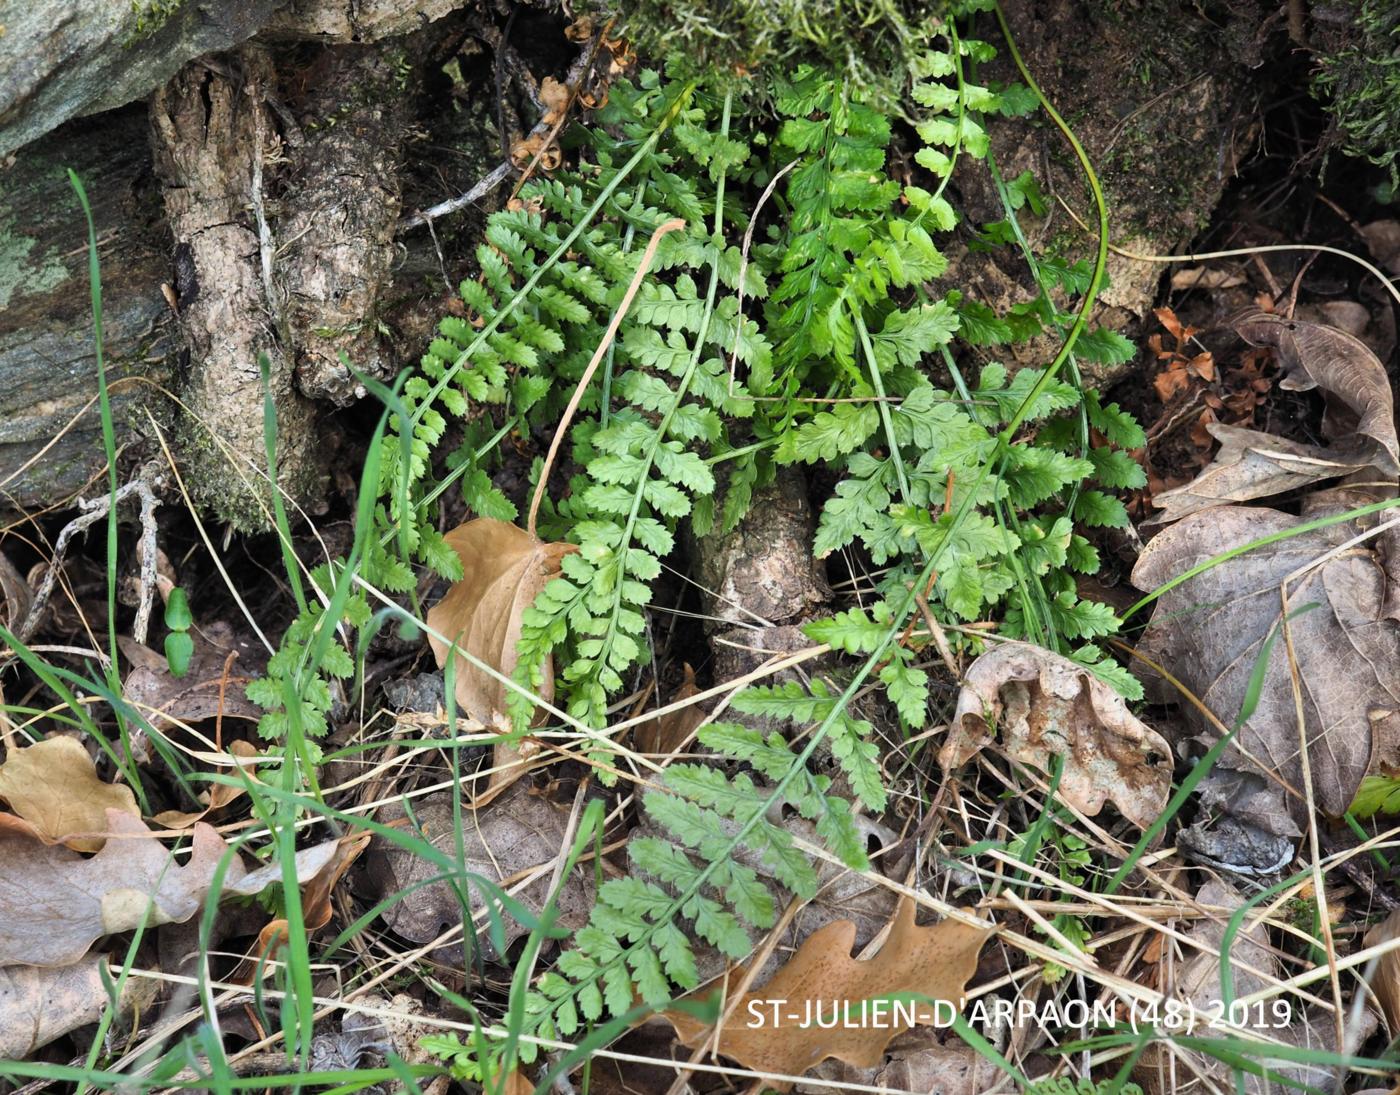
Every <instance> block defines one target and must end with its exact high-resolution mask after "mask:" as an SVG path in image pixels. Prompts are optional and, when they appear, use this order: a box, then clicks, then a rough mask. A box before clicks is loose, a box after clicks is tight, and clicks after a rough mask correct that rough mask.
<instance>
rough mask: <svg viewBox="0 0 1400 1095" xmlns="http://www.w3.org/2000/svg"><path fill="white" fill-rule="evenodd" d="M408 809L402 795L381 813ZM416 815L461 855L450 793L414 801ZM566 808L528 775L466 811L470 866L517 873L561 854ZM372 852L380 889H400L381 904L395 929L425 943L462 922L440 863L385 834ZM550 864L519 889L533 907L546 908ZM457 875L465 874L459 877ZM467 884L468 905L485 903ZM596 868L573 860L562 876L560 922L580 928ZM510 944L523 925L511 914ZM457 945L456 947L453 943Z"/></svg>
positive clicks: (394, 815) (388, 816)
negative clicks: (389, 901)
mask: <svg viewBox="0 0 1400 1095" xmlns="http://www.w3.org/2000/svg"><path fill="white" fill-rule="evenodd" d="M405 816H406V811H405V810H404V808H403V807H402V806H400V805H399V804H397V803H394V804H392V805H389V806H386V807H385V808H384V809H383V810H381V811H380V813H379V815H378V817H377V819H376V820H378V821H380V822H382V823H389V822H393V821H395V820H397V819H399V818H403V817H405ZM413 816H414V818H415V819H416V820H417V822H418V825H419V827H420V828H421V831H422V835H423V836H424V837H425V838H426V839H427V840H428V842H429V843H431V844H432V845H433V847H435V848H437V849H438V850H439V851H441V852H443V853H445V854H447V855H450V856H453V857H455V856H456V855H457V831H456V828H455V826H454V824H453V817H452V797H451V795H450V794H446V793H440V794H435V795H429V796H428V797H426V798H424V799H421V800H418V801H415V802H414V803H413ZM567 824H568V813H567V811H565V810H561V809H560V808H559V807H557V806H555V805H554V804H553V803H552V802H550V801H549V800H548V799H546V798H545V797H544V796H543V795H539V794H536V793H535V792H534V791H532V790H531V789H530V788H529V786H527V785H526V784H524V783H517V784H515V785H514V786H513V787H510V788H509V789H507V790H506V791H505V792H504V793H502V794H501V795H500V796H499V797H498V798H496V799H495V800H494V801H493V802H491V803H490V805H487V806H483V807H481V808H480V809H478V810H473V811H464V812H463V815H462V834H461V835H462V843H463V857H464V860H465V869H466V870H467V871H469V872H472V873H475V874H479V875H482V876H484V877H486V878H489V879H491V880H492V881H494V882H501V881H502V880H505V879H515V878H516V876H519V875H522V873H524V872H529V871H530V870H531V869H533V868H536V867H540V866H548V865H551V864H553V862H554V860H555V858H556V857H557V856H559V855H560V852H561V848H562V846H563V840H564V832H565V828H566V826H567ZM372 847H373V848H374V849H375V852H374V858H373V860H372V861H371V863H370V871H371V875H372V877H374V878H375V881H376V883H377V888H378V889H379V890H380V892H381V894H382V896H385V897H389V896H391V895H394V894H402V896H401V897H400V898H399V899H398V900H396V901H394V902H393V903H392V904H391V905H390V906H389V907H388V908H387V909H386V910H385V911H384V923H385V924H386V925H387V926H388V927H389V928H390V929H392V930H393V931H395V932H397V933H398V934H399V935H401V936H403V937H404V938H405V939H408V940H410V941H412V942H414V943H428V942H431V941H432V940H434V939H436V938H437V937H438V936H439V935H441V934H442V932H443V930H444V929H446V928H448V927H451V926H452V925H453V924H460V923H461V922H462V916H463V910H462V904H461V902H460V900H459V899H458V897H457V891H456V890H455V889H454V888H453V887H452V886H451V885H449V884H448V883H447V882H446V881H433V880H434V879H441V876H442V868H441V867H439V866H438V865H437V864H435V863H430V862H429V861H427V860H426V859H423V858H421V857H420V856H416V855H414V854H413V853H412V852H409V851H407V850H405V849H404V848H401V847H399V846H398V845H397V844H392V843H390V842H388V841H386V840H384V839H383V838H382V837H381V838H378V839H376V840H375V841H374V843H373V845H372ZM549 873H550V872H549V871H548V870H546V871H545V873H544V874H543V876H542V877H540V878H538V879H536V880H535V881H534V882H532V883H531V884H530V885H529V886H527V887H526V888H525V889H524V890H522V891H521V892H520V893H519V894H517V895H516V897H517V898H518V899H519V900H520V901H521V902H522V903H523V904H524V905H525V906H526V907H528V908H530V909H532V910H536V911H538V910H540V909H543V908H544V904H545V901H546V900H547V899H548V897H549ZM459 881H460V880H459ZM461 886H462V889H463V890H465V891H466V892H467V895H468V900H469V902H470V906H471V908H470V911H471V912H472V913H476V912H479V911H480V910H481V909H482V907H483V906H482V899H481V894H480V893H479V892H478V891H477V890H476V889H474V888H473V887H472V886H470V885H469V884H467V883H465V882H462V883H461ZM593 892H594V882H593V870H592V868H591V867H589V866H587V865H585V866H580V867H576V868H575V869H574V871H573V873H572V874H571V875H569V876H568V877H567V878H566V879H565V880H564V885H563V887H562V889H561V892H560V895H559V904H558V910H559V920H558V924H559V926H560V927H563V928H566V929H570V930H575V929H578V928H581V927H583V925H584V924H585V923H587V921H588V913H589V910H590V909H591V908H592V907H593ZM504 928H505V938H506V944H507V946H509V944H510V943H511V942H513V941H514V940H516V939H518V938H520V936H522V935H524V934H525V929H524V928H523V927H521V926H520V925H519V924H517V923H515V922H514V921H512V920H509V919H507V920H506V923H505V925H504ZM478 942H479V943H480V944H481V945H482V946H483V947H484V948H485V949H486V952H487V954H488V955H491V956H493V957H495V958H497V959H499V958H500V957H501V956H500V955H494V954H493V952H492V950H491V948H490V944H489V943H488V941H487V939H486V935H485V933H484V932H483V933H482V934H481V937H480V939H479V940H478ZM454 953H455V950H454Z"/></svg>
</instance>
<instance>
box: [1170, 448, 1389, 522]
mask: <svg viewBox="0 0 1400 1095" xmlns="http://www.w3.org/2000/svg"><path fill="white" fill-rule="evenodd" d="M1206 429H1207V430H1209V431H1210V434H1211V436H1212V437H1214V438H1215V439H1216V440H1217V441H1219V442H1220V450H1219V451H1218V452H1217V453H1216V454H1215V457H1214V458H1213V459H1212V460H1211V462H1210V466H1209V467H1207V468H1206V469H1205V470H1204V471H1203V472H1201V474H1200V475H1198V476H1196V478H1195V479H1193V480H1191V482H1189V483H1187V484H1186V485H1185V486H1182V487H1177V488H1176V489H1175V490H1167V491H1162V492H1161V493H1159V494H1155V495H1153V496H1152V504H1153V505H1154V506H1160V507H1161V508H1162V512H1161V513H1155V514H1153V515H1152V516H1151V517H1150V518H1149V519H1148V522H1147V523H1148V524H1152V525H1159V524H1167V523H1169V522H1171V521H1179V520H1181V519H1182V518H1183V517H1186V516H1188V515H1189V514H1192V513H1195V512H1197V511H1198V510H1203V509H1208V508H1209V507H1211V506H1219V505H1222V504H1224V503H1227V502H1248V501H1252V500H1253V499H1255V498H1267V497H1269V496H1271V495H1275V494H1282V493H1284V492H1285V491H1290V490H1296V489H1298V488H1300V487H1310V486H1313V485H1314V484H1316V483H1319V482H1322V481H1323V480H1326V479H1339V478H1341V477H1342V476H1344V475H1351V474H1353V473H1354V472H1358V471H1361V470H1362V469H1363V468H1366V467H1369V466H1370V461H1369V460H1362V461H1360V462H1357V461H1356V460H1351V461H1346V460H1339V459H1337V458H1336V456H1335V455H1334V454H1333V453H1332V452H1331V451H1330V450H1328V449H1325V448H1322V447H1321V446H1318V445H1305V444H1302V443H1300V442H1297V441H1289V440H1287V439H1286V438H1282V437H1275V436H1273V435H1272V434H1267V433H1259V432H1258V431H1257V430H1247V429H1243V428H1241V427H1239V426H1227V425H1225V423H1223V422H1211V423H1208V424H1207V425H1206Z"/></svg>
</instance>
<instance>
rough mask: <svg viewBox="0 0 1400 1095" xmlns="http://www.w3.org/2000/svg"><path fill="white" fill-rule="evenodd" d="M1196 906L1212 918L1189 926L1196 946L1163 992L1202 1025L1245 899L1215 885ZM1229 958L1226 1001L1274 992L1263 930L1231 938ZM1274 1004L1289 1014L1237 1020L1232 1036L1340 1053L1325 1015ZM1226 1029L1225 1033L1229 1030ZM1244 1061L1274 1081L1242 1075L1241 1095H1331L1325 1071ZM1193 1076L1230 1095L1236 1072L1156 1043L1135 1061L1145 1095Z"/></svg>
mask: <svg viewBox="0 0 1400 1095" xmlns="http://www.w3.org/2000/svg"><path fill="white" fill-rule="evenodd" d="M1196 902H1197V904H1199V905H1202V906H1204V907H1205V908H1207V909H1208V910H1211V911H1212V913H1213V915H1212V916H1210V917H1208V918H1205V919H1201V920H1197V921H1196V922H1195V923H1194V924H1193V925H1192V927H1191V929H1190V931H1189V932H1188V934H1189V936H1190V938H1191V939H1192V940H1193V941H1194V942H1195V943H1196V945H1197V946H1196V947H1193V948H1189V949H1188V952H1187V957H1186V960H1185V961H1184V962H1183V963H1182V964H1181V965H1180V966H1178V967H1175V968H1173V969H1172V970H1171V971H1170V972H1171V974H1172V980H1171V981H1170V982H1169V983H1168V984H1166V985H1165V986H1164V991H1165V993H1166V995H1167V997H1168V999H1177V1000H1181V1001H1185V1002H1188V1003H1189V1004H1190V1005H1191V1008H1192V1011H1193V1013H1194V1014H1195V1015H1196V1016H1198V1017H1202V1021H1204V1017H1206V1016H1215V1015H1219V1014H1221V1011H1222V1004H1221V1000H1222V997H1223V991H1222V986H1221V961H1220V950H1221V945H1222V944H1223V943H1224V941H1225V932H1226V926H1227V924H1228V922H1229V920H1230V916H1231V914H1232V913H1233V912H1234V911H1235V910H1236V909H1238V908H1239V907H1240V906H1241V905H1242V904H1243V903H1244V899H1243V898H1242V897H1241V896H1240V895H1239V893H1238V892H1236V891H1235V889H1234V888H1233V887H1231V886H1229V885H1227V884H1226V883H1224V882H1220V881H1217V880H1214V879H1212V880H1211V881H1209V882H1207V883H1206V884H1205V885H1204V886H1202V887H1201V888H1200V890H1199V891H1198V892H1197V893H1196ZM1228 953H1229V957H1230V974H1231V981H1232V989H1233V991H1232V993H1231V999H1233V1000H1242V999H1244V998H1246V997H1249V996H1250V995H1252V994H1254V993H1266V992H1267V991H1268V990H1269V989H1271V988H1272V987H1273V986H1275V985H1277V984H1278V982H1279V979H1280V976H1281V975H1280V969H1279V963H1278V959H1277V958H1275V957H1274V951H1273V950H1272V948H1271V947H1270V945H1269V931H1268V927H1267V926H1266V925H1265V924H1264V923H1263V922H1262V921H1255V922H1253V923H1252V925H1251V922H1250V921H1246V927H1245V928H1244V929H1243V930H1241V931H1239V932H1238V933H1237V934H1236V935H1235V937H1234V939H1233V941H1232V942H1231V944H1230V947H1229V951H1228ZM1161 972H1163V974H1166V973H1167V972H1168V971H1167V970H1166V969H1162V970H1161ZM1276 999H1279V1000H1280V1001H1281V1002H1283V1003H1288V1004H1289V1005H1290V1006H1289V1010H1288V1012H1287V1013H1284V1014H1281V1015H1276V1014H1275V1013H1274V1012H1273V1011H1272V1010H1271V1007H1269V1006H1265V1007H1260V1006H1259V1005H1255V1006H1254V1007H1251V1008H1248V1009H1245V1010H1244V1011H1243V1013H1238V1012H1237V1013H1236V1019H1237V1020H1238V1021H1239V1025H1238V1028H1237V1029H1238V1030H1239V1031H1240V1032H1241V1033H1242V1034H1244V1035H1246V1036H1248V1037H1250V1038H1251V1040H1253V1041H1263V1042H1270V1041H1272V1042H1276V1043H1279V1042H1281V1043H1283V1045H1285V1046H1290V1047H1300V1046H1301V1047H1306V1048H1308V1049H1314V1050H1323V1051H1325V1052H1327V1053H1335V1052H1337V1046H1336V1034H1335V1031H1336V1026H1335V1024H1334V1023H1333V1021H1332V1017H1331V1016H1330V1015H1322V1014H1321V1013H1317V1014H1312V1013H1308V1014H1304V1013H1301V1012H1300V1010H1299V1005H1298V1004H1297V1003H1296V1002H1291V1001H1288V1000H1287V999H1286V998H1283V997H1276ZM1368 1018H1369V1017H1368ZM1369 1026H1370V1029H1369V1030H1368V1029H1365V1027H1366V1024H1363V1027H1362V1029H1360V1030H1357V1031H1355V1032H1354V1033H1355V1034H1356V1036H1357V1038H1358V1042H1360V1041H1364V1039H1365V1038H1366V1037H1367V1036H1368V1035H1369V1033H1370V1030H1374V1029H1375V1021H1374V1019H1370V1021H1369ZM1224 1029H1226V1031H1227V1032H1228V1028H1224ZM1198 1033H1199V1034H1201V1035H1203V1036H1204V1037H1207V1038H1211V1037H1216V1038H1218V1037H1222V1036H1223V1035H1222V1033H1221V1030H1220V1029H1208V1028H1207V1029H1202V1030H1199V1031H1198ZM1249 1056H1250V1059H1251V1060H1253V1061H1256V1062H1257V1063H1258V1064H1259V1065H1261V1066H1262V1067H1263V1068H1267V1069H1269V1070H1270V1071H1271V1072H1273V1073H1274V1075H1275V1079H1274V1080H1272V1081H1270V1080H1268V1079H1266V1078H1265V1077H1262V1076H1257V1075H1255V1074H1253V1073H1245V1076H1244V1087H1243V1091H1244V1092H1245V1095H1271V1093H1276V1092H1279V1091H1291V1090H1294V1089H1295V1088H1297V1087H1301V1086H1302V1085H1305V1084H1311V1085H1313V1086H1314V1087H1315V1088H1316V1089H1318V1090H1322V1091H1327V1090H1330V1089H1331V1088H1332V1075H1331V1072H1330V1070H1328V1069H1327V1068H1325V1067H1324V1066H1321V1065H1309V1064H1305V1063H1300V1062H1298V1061H1289V1060H1286V1059H1284V1058H1270V1057H1268V1056H1267V1054H1266V1053H1265V1054H1263V1055H1258V1056H1256V1054H1255V1053H1254V1052H1251V1053H1250V1055H1249ZM1183 1058H1185V1059H1183ZM1188 1059H1189V1062H1190V1063H1189V1065H1188V1063H1187V1061H1188ZM1195 1072H1199V1073H1200V1074H1202V1075H1204V1076H1206V1077H1208V1078H1211V1079H1213V1080H1214V1081H1215V1082H1216V1084H1217V1085H1218V1086H1219V1089H1220V1090H1222V1091H1233V1090H1235V1087H1234V1081H1233V1070H1232V1069H1231V1067H1230V1064H1229V1063H1228V1062H1226V1061H1221V1060H1219V1059H1218V1058H1215V1057H1210V1056H1208V1055H1206V1054H1204V1053H1201V1052H1199V1051H1197V1050H1192V1049H1188V1048H1185V1047H1181V1046H1178V1047H1174V1048H1173V1049H1172V1051H1171V1052H1168V1051H1167V1050H1166V1049H1164V1048H1163V1047H1162V1043H1160V1042H1157V1043H1153V1044H1151V1045H1149V1047H1148V1049H1147V1051H1146V1052H1145V1053H1144V1054H1143V1055H1142V1057H1141V1058H1140V1059H1139V1061H1138V1065H1137V1067H1136V1069H1135V1070H1134V1072H1133V1079H1135V1080H1137V1081H1138V1082H1139V1083H1140V1084H1141V1085H1142V1087H1143V1089H1144V1090H1145V1091H1146V1092H1148V1093H1149V1095H1168V1093H1169V1092H1175V1091H1177V1090H1178V1089H1179V1085H1180V1084H1181V1081H1182V1077H1183V1076H1184V1075H1190V1074H1194V1073H1195ZM1277 1077H1284V1078H1286V1079H1287V1080H1291V1081H1292V1083H1286V1082H1283V1081H1281V1080H1279V1079H1278V1078H1277ZM1207 1089H1208V1088H1207ZM1193 1090H1194V1089H1193Z"/></svg>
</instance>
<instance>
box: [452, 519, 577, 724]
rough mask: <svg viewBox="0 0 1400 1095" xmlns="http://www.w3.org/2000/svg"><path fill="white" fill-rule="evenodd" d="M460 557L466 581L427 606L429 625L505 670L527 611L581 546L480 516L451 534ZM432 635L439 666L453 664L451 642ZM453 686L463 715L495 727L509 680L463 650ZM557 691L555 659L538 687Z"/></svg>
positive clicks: (544, 693) (511, 666) (550, 693)
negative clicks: (487, 669)
mask: <svg viewBox="0 0 1400 1095" xmlns="http://www.w3.org/2000/svg"><path fill="white" fill-rule="evenodd" d="M445 539H446V541H447V544H448V546H449V547H451V548H452V550H453V551H455V552H456V553H457V558H458V559H460V560H461V562H462V580H461V581H460V582H456V583H455V584H454V585H453V586H452V588H451V589H449V590H448V591H447V595H446V596H445V597H443V599H442V600H440V601H439V602H438V603H437V604H436V605H434V606H433V607H432V609H431V610H430V611H429V612H428V626H429V627H431V628H432V629H433V630H434V631H435V632H437V635H442V636H444V637H445V638H446V639H448V640H451V641H455V642H456V644H457V646H458V648H459V649H460V650H465V651H466V652H467V653H468V654H470V655H471V656H472V657H474V658H477V659H478V660H480V661H482V662H485V663H486V664H487V665H489V666H492V667H493V668H494V669H496V670H497V671H498V672H499V673H501V674H502V675H503V676H506V677H509V676H510V675H511V674H512V673H513V672H514V671H515V665H516V661H517V658H516V653H515V648H516V644H517V643H518V642H519V641H520V629H521V617H522V616H523V615H524V613H525V610H526V609H527V608H529V607H530V605H532V604H533V603H534V601H535V598H536V597H537V596H539V592H540V590H542V589H543V588H544V587H545V586H546V585H547V584H548V583H549V582H550V581H551V580H552V579H554V578H556V577H558V576H559V572H560V566H561V564H562V562H563V559H564V556H566V555H568V554H569V553H570V552H574V551H577V550H578V546H577V545H576V544H547V543H545V542H544V541H542V540H539V539H537V538H536V537H534V536H532V535H530V533H528V532H526V531H525V530H524V529H522V528H517V527H516V526H515V525H512V524H508V523H507V522H505V521H496V520H493V519H492V518H490V517H478V518H477V519H476V520H474V521H468V522H467V523H466V524H464V525H459V526H457V527H456V528H455V529H453V530H452V531H451V532H449V533H448V534H447V536H446V537H445ZM437 635H432V634H430V635H429V636H428V643H429V645H430V646H431V647H432V648H433V657H434V658H436V659H437V663H438V667H439V668H443V667H445V666H446V664H447V651H448V643H446V642H444V641H443V640H442V639H439V638H438V637H437ZM454 691H455V694H456V697H457V703H458V705H459V707H460V708H461V712H460V713H461V714H463V715H466V716H467V717H468V718H474V719H477V720H479V721H480V722H482V723H484V724H486V725H487V726H490V725H491V724H492V723H493V722H494V721H495V720H496V717H497V716H499V715H503V714H504V713H505V710H506V703H505V701H506V686H505V685H504V684H502V683H501V682H500V681H499V680H497V679H496V678H495V677H493V676H491V675H490V674H488V673H486V672H484V671H482V670H480V669H478V668H477V667H476V666H474V665H472V664H471V663H470V662H469V661H467V659H466V658H464V657H462V655H461V654H460V653H459V654H458V655H457V659H456V683H455V686H454ZM538 692H539V694H540V696H541V697H542V698H543V699H545V700H550V699H552V698H553V697H554V669H553V664H552V663H551V662H549V661H546V663H545V666H544V680H543V682H542V683H541V684H540V687H539V689H538Z"/></svg>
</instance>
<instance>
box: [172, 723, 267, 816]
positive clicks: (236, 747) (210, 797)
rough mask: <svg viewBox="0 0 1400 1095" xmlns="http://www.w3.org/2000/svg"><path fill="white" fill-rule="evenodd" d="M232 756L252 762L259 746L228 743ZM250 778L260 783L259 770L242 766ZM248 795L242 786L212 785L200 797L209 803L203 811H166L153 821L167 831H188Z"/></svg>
mask: <svg viewBox="0 0 1400 1095" xmlns="http://www.w3.org/2000/svg"><path fill="white" fill-rule="evenodd" d="M228 752H229V755H230V756H233V757H237V758H239V759H240V760H252V759H253V758H254V757H256V756H258V749H257V746H255V745H251V744H249V743H248V742H246V741H243V740H241V739H240V740H237V741H231V742H229V743H228ZM240 767H242V769H243V771H244V772H245V773H246V774H247V776H248V778H249V779H250V780H252V781H253V782H254V783H256V782H258V776H257V769H256V768H254V767H252V766H251V765H241V766H240ZM246 793H247V788H246V787H243V786H242V785H239V786H234V785H233V784H230V783H213V784H210V786H209V790H208V791H205V792H204V793H203V794H201V795H200V798H201V799H202V800H203V801H204V802H206V803H207V805H206V806H205V807H204V809H202V810H191V811H185V810H166V811H165V812H164V813H160V814H156V816H155V817H154V818H152V819H151V820H152V821H154V822H156V823H157V824H158V825H164V826H165V827H166V828H167V829H188V828H189V827H190V826H191V825H193V824H194V823H195V822H196V821H200V820H202V819H203V818H204V817H205V816H207V815H208V814H210V813H213V812H214V811H215V810H219V809H222V808H223V807H225V806H227V805H228V804H229V803H230V802H233V801H235V800H236V799H239V798H241V797H242V796H243V795H244V794H246Z"/></svg>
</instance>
